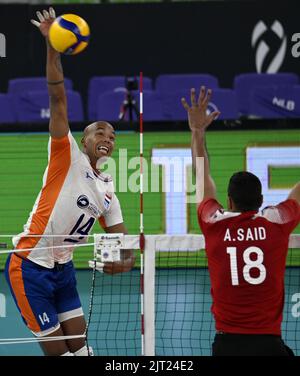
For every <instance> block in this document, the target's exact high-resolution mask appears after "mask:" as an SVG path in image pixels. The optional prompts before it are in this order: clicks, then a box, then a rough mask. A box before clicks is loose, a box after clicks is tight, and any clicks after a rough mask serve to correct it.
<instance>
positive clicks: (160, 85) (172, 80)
mask: <svg viewBox="0 0 300 376" xmlns="http://www.w3.org/2000/svg"><path fill="white" fill-rule="evenodd" d="M202 85H204V86H206V87H207V88H212V89H214V88H217V87H219V84H218V79H217V78H216V77H214V76H212V75H210V74H162V75H160V76H158V77H157V78H156V81H155V90H157V91H158V92H159V93H161V94H165V93H171V92H174V91H178V90H187V91H189V90H190V89H191V88H192V87H194V88H196V89H200V87H201V86H202Z"/></svg>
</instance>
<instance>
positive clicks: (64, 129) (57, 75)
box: [31, 7, 69, 138]
mask: <svg viewBox="0 0 300 376" xmlns="http://www.w3.org/2000/svg"><path fill="white" fill-rule="evenodd" d="M36 15H37V18H38V20H39V21H36V20H31V22H32V23H33V25H35V26H37V27H38V28H39V30H40V32H41V34H42V35H43V36H44V37H45V39H46V44H47V65H46V76H47V83H48V92H49V98H50V124H49V131H50V135H51V137H53V138H61V137H64V136H66V135H67V134H68V132H69V124H68V116H67V98H66V92H65V85H64V74H63V69H62V65H61V60H60V54H59V52H57V51H55V50H54V49H53V48H52V47H51V45H50V43H49V39H48V34H49V29H50V26H51V24H52V22H53V21H54V20H55V17H56V16H55V11H54V9H53V8H51V7H50V8H49V12H48V11H47V10H43V13H41V12H36Z"/></svg>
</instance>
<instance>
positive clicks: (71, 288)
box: [55, 263, 86, 352]
mask: <svg viewBox="0 0 300 376" xmlns="http://www.w3.org/2000/svg"><path fill="white" fill-rule="evenodd" d="M60 280H61V286H62V287H61V288H60V289H59V290H58V291H56V294H55V299H56V309H57V312H58V319H59V322H60V325H61V327H62V330H63V333H64V335H65V336H72V335H83V334H84V332H85V329H86V321H85V318H84V313H83V310H82V306H81V302H80V297H79V293H78V290H77V283H76V278H75V270H74V267H73V264H72V263H68V264H67V265H65V267H64V269H63V270H62V271H61V274H60ZM67 344H68V347H69V349H70V351H71V352H75V351H77V350H79V349H80V348H82V347H83V346H84V345H85V338H76V339H70V340H67Z"/></svg>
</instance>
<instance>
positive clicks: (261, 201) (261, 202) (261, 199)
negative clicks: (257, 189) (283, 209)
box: [259, 195, 264, 207]
mask: <svg viewBox="0 0 300 376" xmlns="http://www.w3.org/2000/svg"><path fill="white" fill-rule="evenodd" d="M263 202H264V196H263V195H261V196H260V204H259V207H261V206H262V204H263Z"/></svg>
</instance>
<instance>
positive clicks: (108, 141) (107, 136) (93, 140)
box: [84, 122, 115, 160]
mask: <svg viewBox="0 0 300 376" xmlns="http://www.w3.org/2000/svg"><path fill="white" fill-rule="evenodd" d="M86 133H87V134H86V135H85V138H84V146H85V149H86V152H87V154H88V155H89V157H90V159H96V160H98V159H99V158H102V157H110V156H111V154H112V152H113V150H114V145H115V131H114V128H113V127H112V125H110V124H109V123H106V122H98V123H94V124H91V125H90V126H89V127H88V129H87V132H86Z"/></svg>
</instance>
